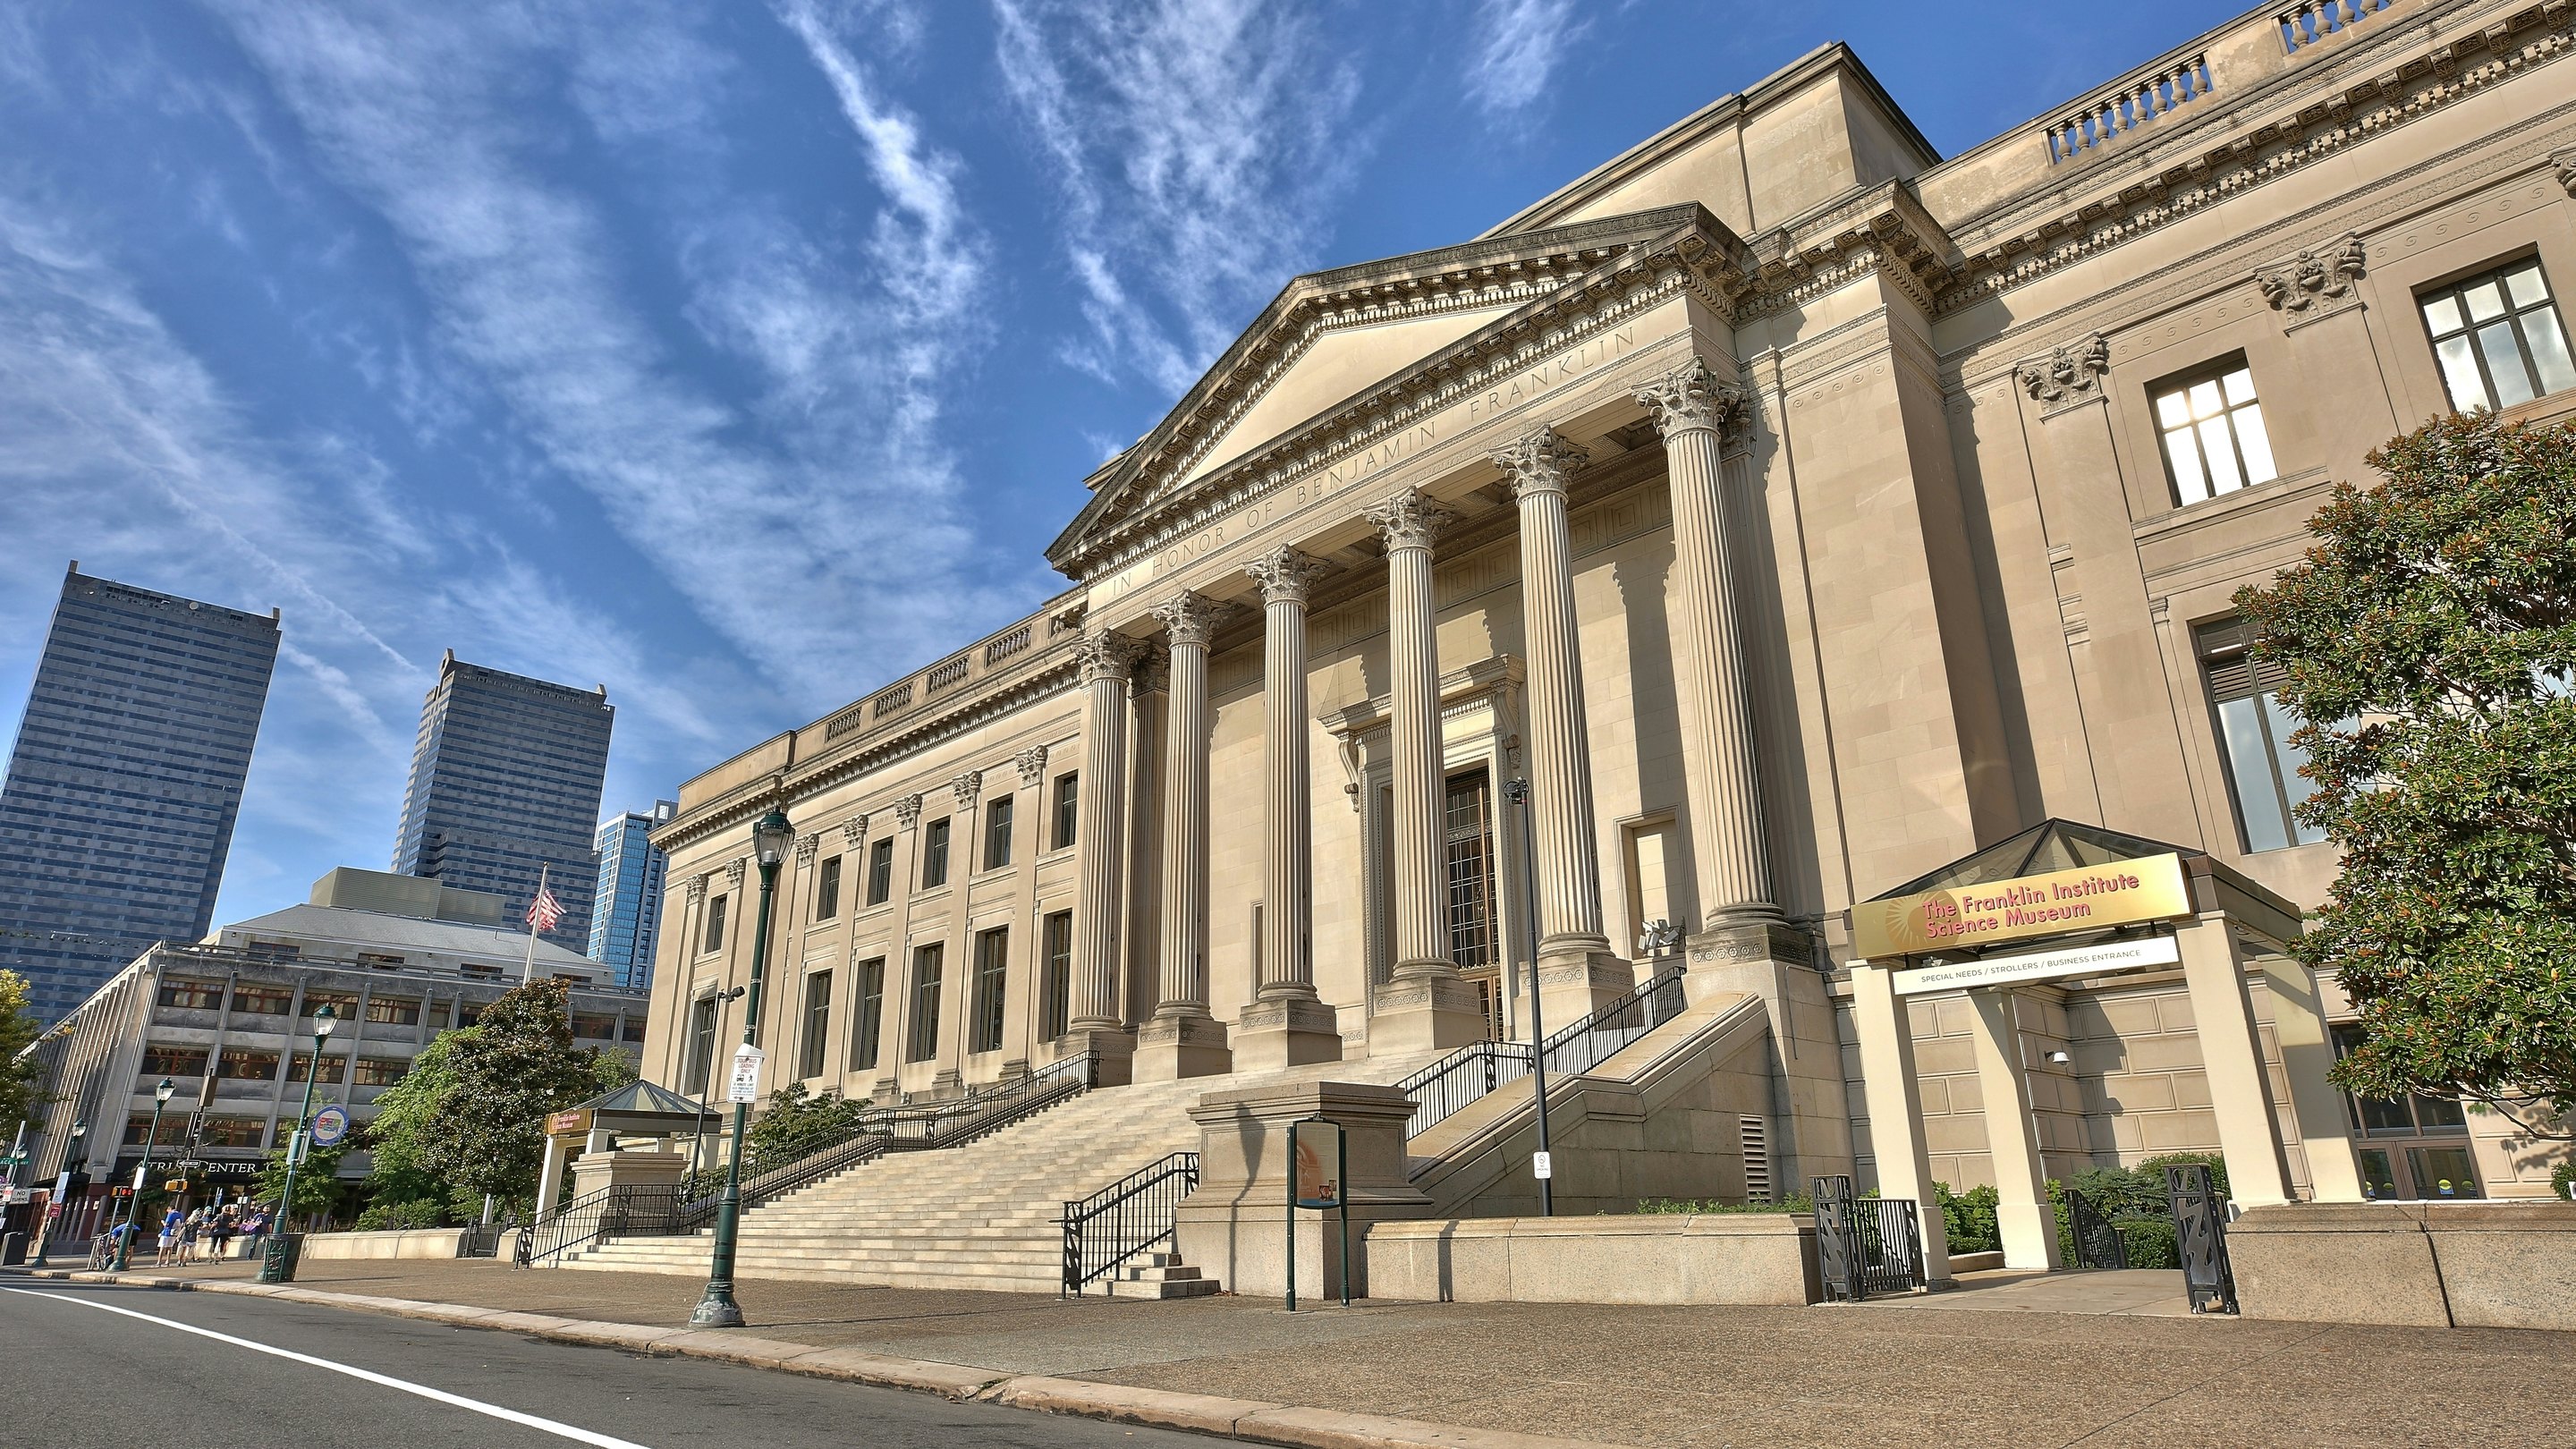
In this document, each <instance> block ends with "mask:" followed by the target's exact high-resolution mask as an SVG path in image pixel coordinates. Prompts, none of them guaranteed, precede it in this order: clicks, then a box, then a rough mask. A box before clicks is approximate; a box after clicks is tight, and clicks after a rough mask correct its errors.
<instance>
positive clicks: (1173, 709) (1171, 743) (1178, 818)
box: [1136, 592, 1233, 1082]
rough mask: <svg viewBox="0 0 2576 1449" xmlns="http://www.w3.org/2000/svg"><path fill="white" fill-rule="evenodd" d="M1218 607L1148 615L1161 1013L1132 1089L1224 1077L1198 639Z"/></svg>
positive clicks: (1184, 603) (1226, 1060) (1205, 603)
mask: <svg viewBox="0 0 2576 1449" xmlns="http://www.w3.org/2000/svg"><path fill="white" fill-rule="evenodd" d="M1218 612H1219V610H1218V605H1217V604H1216V602H1215V601H1214V600H1212V599H1209V598H1207V597H1206V596H1205V595H1202V594H1197V593H1190V592H1184V593H1183V594H1182V595H1181V596H1180V597H1179V598H1176V599H1174V600H1172V601H1171V602H1170V603H1168V604H1163V605H1160V606H1158V607H1156V608H1155V610H1154V617H1155V619H1157V620H1158V621H1160V622H1161V623H1162V625H1163V628H1164V630H1165V631H1166V633H1167V635H1168V636H1169V643H1170V646H1171V671H1172V674H1171V679H1172V686H1171V687H1172V699H1171V704H1170V706H1169V709H1170V714H1169V727H1168V728H1167V729H1166V730H1165V732H1164V733H1165V738H1164V742H1163V957H1162V967H1163V969H1162V976H1161V980H1162V1004H1161V1005H1159V1006H1157V1007H1155V1008H1154V1016H1153V1019H1152V1020H1150V1021H1148V1022H1146V1023H1145V1024H1144V1025H1143V1026H1141V1027H1139V1028H1138V1029H1137V1032H1136V1080H1138V1081H1140V1082H1151V1081H1170V1080H1173V1079H1174V1078H1178V1077H1202V1076H1206V1075H1209V1074H1210V1073H1213V1072H1222V1071H1225V1070H1228V1069H1229V1068H1230V1067H1231V1066H1232V1065H1233V1058H1232V1056H1231V1054H1230V1053H1228V1052H1227V1050H1226V1045H1225V1025H1224V1023H1222V1022H1219V1021H1217V1020H1216V1019H1215V1018H1213V1017H1211V1016H1209V1015H1208V1009H1207V1000H1208V973H1207V887H1208V865H1207V855H1208V676H1207V669H1208V639H1209V637H1210V636H1211V635H1213V634H1214V633H1215V631H1216V620H1217V616H1218Z"/></svg>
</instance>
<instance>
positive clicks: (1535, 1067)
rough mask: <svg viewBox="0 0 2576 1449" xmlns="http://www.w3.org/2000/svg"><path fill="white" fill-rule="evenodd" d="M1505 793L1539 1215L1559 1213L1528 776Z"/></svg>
mask: <svg viewBox="0 0 2576 1449" xmlns="http://www.w3.org/2000/svg"><path fill="white" fill-rule="evenodd" d="M1503 793H1504V794H1506V795H1508V796H1510V797H1511V802H1512V804H1513V806H1514V807H1515V808H1517V810H1518V811H1519V813H1520V817H1521V881H1522V884H1524V885H1525V886H1527V887H1528V890H1529V943H1530V953H1529V963H1530V1015H1529V1019H1530V1075H1531V1076H1532V1077H1534V1078H1536V1079H1537V1081H1536V1083H1535V1086H1536V1088H1537V1090H1538V1162H1537V1164H1534V1170H1536V1171H1537V1172H1538V1215H1539V1216H1540V1217H1543V1218H1552V1217H1554V1216H1556V1193H1555V1191H1554V1189H1553V1188H1552V1187H1551V1186H1550V1184H1551V1181H1552V1180H1553V1178H1554V1177H1555V1175H1556V1162H1555V1159H1553V1158H1551V1157H1550V1156H1549V1155H1548V1150H1547V1018H1546V1016H1545V1015H1543V1014H1542V1013H1541V1012H1540V1010H1539V1004H1538V998H1539V989H1538V832H1537V831H1536V830H1535V829H1534V828H1533V827H1532V826H1531V825H1530V801H1529V796H1530V786H1529V781H1527V780H1525V779H1524V780H1513V781H1510V782H1508V783H1507V784H1505V785H1504V786H1503Z"/></svg>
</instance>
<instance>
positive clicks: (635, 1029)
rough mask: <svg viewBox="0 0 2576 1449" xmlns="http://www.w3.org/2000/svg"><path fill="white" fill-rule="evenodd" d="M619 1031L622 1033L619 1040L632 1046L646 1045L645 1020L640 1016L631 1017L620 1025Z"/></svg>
mask: <svg viewBox="0 0 2576 1449" xmlns="http://www.w3.org/2000/svg"><path fill="white" fill-rule="evenodd" d="M618 1029H619V1033H620V1035H619V1038H618V1039H619V1040H621V1041H623V1042H626V1043H627V1044H628V1045H630V1046H642V1045H643V1044H644V1018H642V1017H640V1016H630V1017H628V1018H626V1019H625V1020H624V1021H623V1022H620V1023H619V1024H618Z"/></svg>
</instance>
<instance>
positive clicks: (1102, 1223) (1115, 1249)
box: [1058, 1152, 1199, 1297]
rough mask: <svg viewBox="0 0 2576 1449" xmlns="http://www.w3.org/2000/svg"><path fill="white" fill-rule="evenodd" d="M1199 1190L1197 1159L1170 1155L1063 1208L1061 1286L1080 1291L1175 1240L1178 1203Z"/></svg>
mask: <svg viewBox="0 0 2576 1449" xmlns="http://www.w3.org/2000/svg"><path fill="white" fill-rule="evenodd" d="M1198 1185H1199V1155H1198V1154H1197V1153H1195V1152H1175V1153H1173V1154H1172V1155H1170V1156H1169V1157H1166V1158H1163V1159H1162V1160H1161V1161H1159V1162H1156V1163H1154V1164H1152V1165H1151V1166H1147V1167H1140V1168H1138V1169H1137V1170H1136V1171H1134V1172H1131V1173H1129V1174H1127V1175H1126V1176H1125V1177H1122V1178H1120V1179H1118V1180H1117V1181H1116V1182H1113V1183H1111V1184H1110V1185H1109V1186H1107V1187H1104V1188H1102V1189H1101V1190H1100V1191H1098V1192H1095V1193H1093V1194H1092V1195H1091V1196H1089V1197H1087V1198H1084V1199H1082V1200H1081V1201H1079V1202H1068V1203H1066V1204H1065V1205H1064V1216H1063V1218H1061V1219H1060V1220H1059V1221H1061V1222H1062V1223H1063V1224H1064V1287H1063V1289H1062V1292H1061V1293H1060V1294H1059V1295H1058V1296H1063V1294H1072V1295H1074V1296H1077V1297H1079V1296H1080V1295H1081V1293H1082V1290H1083V1288H1084V1287H1085V1286H1086V1285H1088V1284H1090V1283H1093V1282H1095V1281H1097V1280H1098V1279H1099V1278H1101V1277H1102V1276H1103V1275H1105V1274H1107V1273H1109V1272H1111V1271H1112V1270H1114V1269H1116V1268H1117V1266H1118V1265H1119V1264H1121V1263H1124V1262H1126V1261H1127V1260H1128V1259H1130V1258H1132V1257H1135V1256H1136V1255H1137V1254H1138V1253H1141V1252H1143V1251H1145V1250H1146V1249H1147V1248H1150V1247H1152V1246H1154V1245H1155V1244H1156V1243H1159V1242H1162V1241H1163V1240H1165V1239H1167V1238H1171V1237H1173V1236H1174V1229H1175V1227H1176V1226H1177V1224H1178V1222H1179V1217H1180V1206H1181V1199H1183V1198H1185V1197H1188V1196H1189V1195H1190V1193H1191V1192H1192V1191H1193V1190H1195V1189H1196V1188H1197V1187H1198Z"/></svg>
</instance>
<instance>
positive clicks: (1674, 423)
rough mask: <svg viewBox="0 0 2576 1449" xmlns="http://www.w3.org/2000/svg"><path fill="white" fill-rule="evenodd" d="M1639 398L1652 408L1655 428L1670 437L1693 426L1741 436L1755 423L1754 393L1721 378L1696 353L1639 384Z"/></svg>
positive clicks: (1729, 435) (1719, 433) (1720, 435)
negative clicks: (1669, 369) (1678, 364)
mask: <svg viewBox="0 0 2576 1449" xmlns="http://www.w3.org/2000/svg"><path fill="white" fill-rule="evenodd" d="M1637 401H1638V402H1640V403H1642V404H1644V405H1645V406H1646V407H1648V408H1650V409H1652V410H1653V412H1654V415H1655V430H1656V431H1657V432H1659V433H1662V434H1663V435H1664V436H1665V437H1667V438H1669V437H1671V436H1672V435H1673V434H1675V433H1678V432H1683V431H1686V430H1688V429H1691V428H1708V429H1712V430H1714V431H1715V432H1716V433H1717V434H1718V436H1719V437H1721V438H1726V439H1730V440H1732V439H1739V438H1742V437H1743V436H1744V435H1745V433H1746V432H1747V431H1748V430H1749V429H1750V428H1751V427H1752V426H1753V395H1752V394H1751V393H1748V392H1746V391H1745V390H1744V389H1743V388H1741V387H1738V386H1736V385H1735V384H1734V383H1731V382H1721V381H1719V380H1718V376H1717V374H1716V373H1714V372H1712V371H1710V370H1709V366H1708V364H1707V363H1705V362H1703V361H1701V360H1700V359H1698V358H1696V357H1694V358H1692V359H1691V360H1690V361H1688V362H1685V363H1683V364H1682V365H1681V366H1679V367H1676V368H1674V369H1673V370H1672V371H1670V372H1667V373H1665V374H1664V375H1663V376H1661V377H1657V378H1651V379H1649V380H1647V381H1645V382H1641V383H1639V384H1637Z"/></svg>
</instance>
